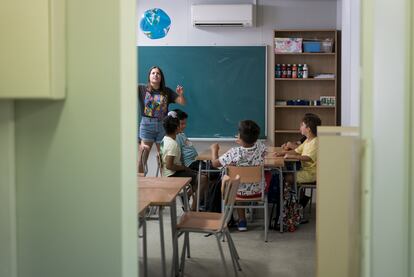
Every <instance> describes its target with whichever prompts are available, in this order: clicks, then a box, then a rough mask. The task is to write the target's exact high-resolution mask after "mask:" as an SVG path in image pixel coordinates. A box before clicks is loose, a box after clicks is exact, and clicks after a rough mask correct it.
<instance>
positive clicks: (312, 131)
mask: <svg viewBox="0 0 414 277" xmlns="http://www.w3.org/2000/svg"><path fill="white" fill-rule="evenodd" d="M321 123H322V122H321V120H320V118H319V117H315V116H313V115H309V114H305V116H304V117H303V119H302V123H301V124H300V133H301V134H302V135H304V136H306V140H305V141H304V142H303V143H302V144H301V145H299V146H298V147H297V148H296V149H294V150H289V151H281V152H278V153H275V155H276V156H283V157H284V158H285V159H298V160H299V161H300V162H301V164H302V169H301V170H299V171H298V172H297V173H296V181H297V183H298V185H300V184H301V183H311V182H315V181H316V161H317V155H316V154H317V152H318V137H317V135H318V134H317V127H318V126H320V125H321ZM286 177H287V178H286V180H287V182H288V183H292V182H293V178H291V176H286ZM301 198H302V199H301V204H302V206H303V207H305V206H306V204H307V202H308V201H309V198H308V197H307V196H305V195H303V196H301Z"/></svg>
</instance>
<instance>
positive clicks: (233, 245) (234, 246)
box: [227, 230, 241, 270]
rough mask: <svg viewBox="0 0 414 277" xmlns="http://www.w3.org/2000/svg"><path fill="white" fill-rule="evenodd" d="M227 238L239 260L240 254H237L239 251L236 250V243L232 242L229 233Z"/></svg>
mask: <svg viewBox="0 0 414 277" xmlns="http://www.w3.org/2000/svg"><path fill="white" fill-rule="evenodd" d="M227 232H229V231H228V230H227ZM228 240H230V242H231V245H232V247H233V250H234V253H235V254H236V258H237V259H238V260H239V259H240V256H239V253H238V252H237V249H236V245H235V244H234V241H233V238H232V237H231V235H230V233H229V236H228ZM240 270H241V269H240Z"/></svg>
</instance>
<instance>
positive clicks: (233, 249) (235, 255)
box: [226, 230, 242, 271]
mask: <svg viewBox="0 0 414 277" xmlns="http://www.w3.org/2000/svg"><path fill="white" fill-rule="evenodd" d="M226 235H227V241H228V243H229V249H230V250H231V252H230V253H232V258H233V259H234V261H235V262H236V264H237V268H238V269H239V271H241V270H242V269H241V267H240V263H239V259H240V257H239V254H238V253H237V249H236V246H235V245H234V242H233V239H232V238H231V235H230V232H229V231H228V230H227V231H226Z"/></svg>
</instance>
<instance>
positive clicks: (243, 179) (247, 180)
mask: <svg viewBox="0 0 414 277" xmlns="http://www.w3.org/2000/svg"><path fill="white" fill-rule="evenodd" d="M226 170H227V175H229V176H230V178H234V177H235V176H237V175H239V176H240V183H242V184H252V183H259V184H260V185H261V189H262V199H264V197H265V195H264V193H265V177H264V167H263V166H262V165H256V166H228V167H227V168H226Z"/></svg>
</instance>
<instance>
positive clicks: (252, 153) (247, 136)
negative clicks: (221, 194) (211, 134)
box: [210, 120, 266, 231]
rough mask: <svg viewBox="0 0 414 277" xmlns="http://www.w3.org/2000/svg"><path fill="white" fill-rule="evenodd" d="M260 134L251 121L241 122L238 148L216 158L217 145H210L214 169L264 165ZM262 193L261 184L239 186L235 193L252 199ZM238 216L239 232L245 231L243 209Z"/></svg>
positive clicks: (258, 128) (256, 126)
mask: <svg viewBox="0 0 414 277" xmlns="http://www.w3.org/2000/svg"><path fill="white" fill-rule="evenodd" d="M259 134H260V127H259V126H258V125H257V124H256V122H254V121H252V120H243V121H240V123H239V134H238V135H237V140H236V142H237V143H238V144H239V145H240V146H239V147H233V148H231V149H230V150H229V151H227V152H226V153H225V154H223V155H222V156H220V157H219V156H218V152H219V149H220V147H219V145H218V144H217V143H215V144H213V145H211V147H210V148H211V153H212V159H211V163H212V165H213V166H214V167H221V166H223V167H225V166H228V165H235V166H256V165H264V157H265V155H266V146H265V145H264V144H263V143H262V142H260V141H257V139H258V138H259ZM261 193H262V187H261V184H240V186H239V189H238V191H237V197H240V198H252V197H260V196H261ZM237 213H238V215H239V223H238V229H239V231H246V230H247V222H246V214H245V209H237Z"/></svg>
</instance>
